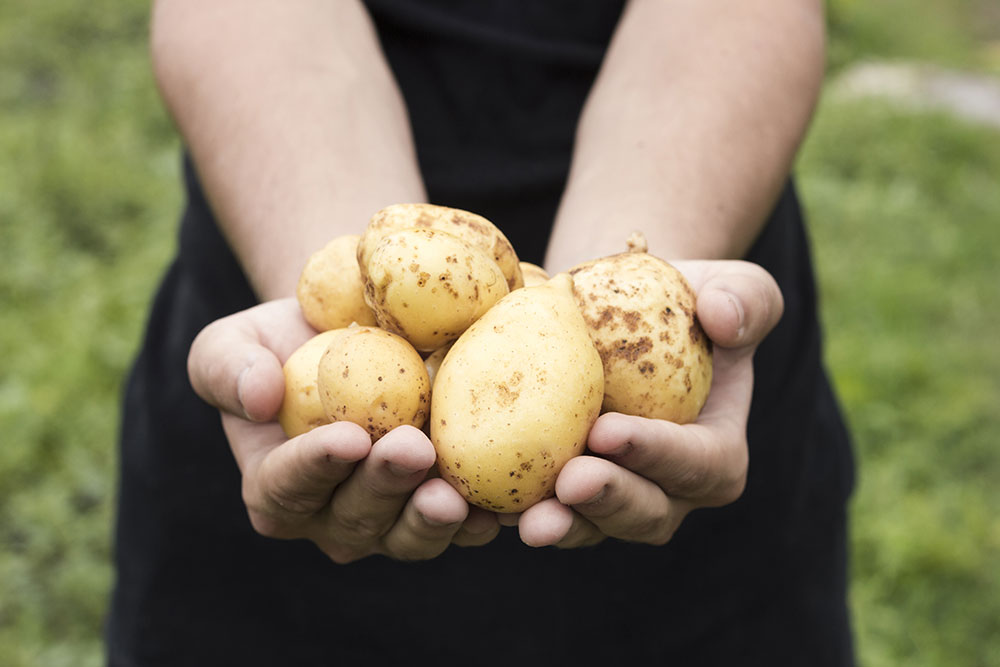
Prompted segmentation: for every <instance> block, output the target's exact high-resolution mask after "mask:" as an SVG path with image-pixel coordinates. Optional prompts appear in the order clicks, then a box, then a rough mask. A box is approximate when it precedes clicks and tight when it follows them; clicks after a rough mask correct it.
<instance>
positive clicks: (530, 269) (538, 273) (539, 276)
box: [520, 262, 549, 287]
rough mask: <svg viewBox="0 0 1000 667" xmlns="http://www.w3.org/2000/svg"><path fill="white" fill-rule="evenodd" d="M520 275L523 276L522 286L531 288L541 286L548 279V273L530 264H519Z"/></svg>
mask: <svg viewBox="0 0 1000 667" xmlns="http://www.w3.org/2000/svg"><path fill="white" fill-rule="evenodd" d="M520 264H521V275H522V276H524V286H525V287H532V286H534V285H542V284H544V283H545V282H546V281H548V279H549V274H548V272H547V271H546V270H545V269H543V268H542V267H540V266H538V265H537V264H532V263H531V262H520Z"/></svg>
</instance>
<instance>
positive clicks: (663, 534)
mask: <svg viewBox="0 0 1000 667" xmlns="http://www.w3.org/2000/svg"><path fill="white" fill-rule="evenodd" d="M676 529H677V528H676V526H675V525H674V522H672V521H670V520H669V519H668V517H665V516H651V517H646V518H645V519H644V520H642V521H640V522H639V523H637V524H636V525H635V526H633V528H632V534H633V535H634V539H635V540H636V541H638V542H644V543H646V544H653V545H656V546H663V545H664V544H666V543H667V542H669V541H670V539H671V538H672V537H673V536H674V532H675V531H676Z"/></svg>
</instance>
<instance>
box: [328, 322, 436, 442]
mask: <svg viewBox="0 0 1000 667" xmlns="http://www.w3.org/2000/svg"><path fill="white" fill-rule="evenodd" d="M317 386H318V388H319V398H320V402H321V403H322V405H323V412H324V414H325V415H326V418H327V419H328V420H330V421H331V422H336V421H349V422H353V423H355V424H358V425H360V426H361V427H363V428H364V429H365V430H366V431H368V433H369V434H370V435H371V436H372V439H378V438H381V437H382V436H383V435H385V434H386V433H388V432H389V431H391V430H392V429H394V428H396V427H397V426H402V425H403V424H409V425H411V426H415V427H416V428H420V427H421V426H423V424H424V421H425V420H426V419H427V413H428V410H429V408H430V393H431V389H430V381H429V380H428V378H427V370H426V369H425V368H424V361H423V359H421V358H420V355H419V354H418V353H417V351H416V350H414V349H413V346H412V345H410V344H409V343H407V342H406V341H405V340H403V339H402V338H400V337H399V336H397V335H396V334H393V333H390V332H388V331H384V330H382V329H379V328H377V327H360V326H359V327H351V328H350V329H348V330H347V334H346V335H345V336H344V337H343V338H341V339H338V340H337V341H336V345H331V346H329V347H328V348H327V349H326V351H325V352H324V353H323V356H322V357H321V358H320V361H319V370H318V373H317Z"/></svg>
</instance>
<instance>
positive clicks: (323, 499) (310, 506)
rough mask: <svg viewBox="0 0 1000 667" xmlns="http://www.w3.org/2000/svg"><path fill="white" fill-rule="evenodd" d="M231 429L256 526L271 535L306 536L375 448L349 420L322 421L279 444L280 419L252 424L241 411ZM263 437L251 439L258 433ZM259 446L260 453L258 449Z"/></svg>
mask: <svg viewBox="0 0 1000 667" xmlns="http://www.w3.org/2000/svg"><path fill="white" fill-rule="evenodd" d="M228 420H230V421H232V422H235V423H234V424H231V426H230V428H229V429H228V433H229V437H230V438H231V442H232V443H237V444H234V452H235V451H241V452H244V453H245V454H244V455H243V456H242V457H238V459H241V465H240V468H241V470H242V471H243V499H244V502H245V503H246V505H247V509H248V511H249V512H250V515H251V520H252V521H253V522H254V527H255V528H257V529H258V532H261V533H263V534H265V535H269V536H271V537H301V536H304V535H305V533H304V532H303V530H302V526H303V525H304V524H306V523H308V522H310V521H311V520H313V519H314V517H315V515H316V514H317V513H319V512H320V511H321V510H323V509H324V508H325V507H326V506H327V505H328V504H329V502H330V498H331V496H332V495H333V492H334V489H336V488H337V486H338V485H339V484H341V483H342V482H343V480H345V479H347V478H348V476H349V475H350V474H351V472H352V471H353V470H354V468H355V466H356V464H357V462H358V461H360V460H362V459H364V458H365V456H367V455H368V453H369V451H370V450H371V438H369V436H368V433H367V432H366V431H365V430H364V429H362V428H361V427H360V426H357V425H355V424H350V423H346V422H340V423H336V424H330V425H327V426H322V427H319V428H316V429H313V430H312V431H309V432H308V433H304V434H303V435H300V436H298V437H296V438H293V439H291V440H288V441H287V442H283V443H282V444H280V445H278V446H276V447H268V445H267V443H268V442H270V440H271V439H273V438H274V437H277V436H278V433H276V431H280V429H281V427H280V426H278V425H277V424H257V425H255V424H251V423H250V422H246V421H245V420H241V419H238V418H236V417H231V416H230V417H228ZM255 438H256V439H259V441H260V442H258V443H256V444H255V443H251V442H248V441H251V440H253V439H255ZM253 452H256V453H253Z"/></svg>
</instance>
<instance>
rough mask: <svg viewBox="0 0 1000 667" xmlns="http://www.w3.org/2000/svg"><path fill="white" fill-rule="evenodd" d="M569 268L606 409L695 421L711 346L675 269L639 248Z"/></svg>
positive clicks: (708, 384)
mask: <svg viewBox="0 0 1000 667" xmlns="http://www.w3.org/2000/svg"><path fill="white" fill-rule="evenodd" d="M630 245H631V244H630ZM570 273H571V274H572V275H573V291H574V294H575V295H576V301H577V304H578V305H579V308H580V312H581V313H582V314H583V317H584V320H585V321H586V322H587V326H588V328H589V330H590V335H591V338H592V339H593V341H594V346H595V347H596V348H597V351H598V352H599V353H600V355H601V360H602V362H603V364H604V378H605V386H604V410H605V411H614V412H624V413H626V414H631V415H639V416H642V417H649V418H656V419H666V420H669V421H673V422H677V423H678V424H685V423H688V422H692V421H694V420H695V419H696V418H697V417H698V413H699V412H700V411H701V408H702V406H703V405H704V403H705V400H706V398H707V397H708V391H709V388H710V387H711V384H712V348H711V342H710V341H709V340H708V338H707V337H706V336H705V333H704V332H703V331H702V329H701V326H700V325H699V323H698V319H697V317H696V316H695V294H694V291H693V290H692V289H691V286H690V285H689V284H688V282H687V280H685V279H684V276H683V275H681V273H680V271H678V270H677V269H676V268H674V267H673V266H671V265H670V264H668V263H667V262H665V261H663V260H662V259H659V258H658V257H655V256H653V255H650V254H647V253H646V252H643V251H642V250H641V249H639V250H636V251H632V252H626V253H623V254H620V255H613V256H610V257H605V258H603V259H598V260H595V261H592V262H587V263H584V264H581V265H579V266H577V267H575V268H573V269H572V270H571V271H570Z"/></svg>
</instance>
